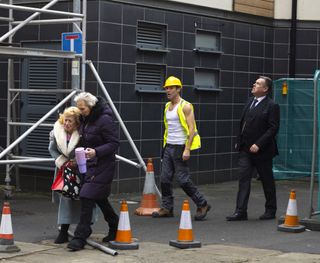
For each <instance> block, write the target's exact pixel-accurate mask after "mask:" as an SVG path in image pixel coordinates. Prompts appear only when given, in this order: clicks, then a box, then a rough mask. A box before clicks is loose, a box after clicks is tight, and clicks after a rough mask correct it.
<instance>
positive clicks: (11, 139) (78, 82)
mask: <svg viewBox="0 0 320 263" xmlns="http://www.w3.org/2000/svg"><path fill="white" fill-rule="evenodd" d="M57 2H59V0H52V1H50V2H49V3H48V4H46V5H45V6H43V7H42V8H33V7H27V6H20V5H14V4H13V0H9V4H0V8H2V9H9V17H8V18H6V17H0V21H5V22H8V28H9V31H8V32H7V33H5V34H4V35H3V36H1V37H0V44H3V45H2V46H1V45H0V56H2V57H6V58H8V93H7V95H8V98H7V134H6V135H7V141H6V148H5V149H1V150H0V165H1V164H5V165H6V177H5V183H6V185H5V197H11V196H12V186H11V184H10V183H11V172H10V171H11V169H13V168H14V167H15V168H16V167H17V165H18V164H22V163H35V162H37V163H39V162H53V161H54V160H53V158H35V157H27V156H19V155H15V154H13V153H12V150H13V149H14V148H15V147H16V146H17V145H18V144H19V143H20V142H21V141H22V140H23V139H25V138H26V137H27V136H28V135H29V134H30V133H31V132H32V131H34V130H35V129H36V128H37V127H39V126H53V124H47V123H46V124H44V123H43V122H44V121H45V120H47V118H48V117H49V116H50V115H52V114H53V113H55V112H57V110H58V109H59V108H60V107H61V106H63V105H64V104H65V103H66V102H67V101H69V100H70V99H71V98H72V97H73V96H74V95H75V94H77V93H78V92H81V91H85V81H86V76H85V73H86V66H87V65H88V66H89V68H90V69H91V71H92V72H93V74H94V76H95V78H96V80H97V82H98V84H99V87H100V88H101V90H102V92H103V93H104V95H105V97H106V99H107V101H108V103H109V105H110V107H111V108H112V110H113V113H114V115H115V117H116V118H117V120H118V122H119V124H120V127H121V128H122V131H123V132H124V134H125V136H126V138H127V140H128V142H129V143H130V146H131V148H132V149H133V151H134V153H135V155H136V157H137V159H138V161H139V162H138V163H136V162H133V161H132V160H129V159H127V158H125V157H121V156H119V155H116V158H117V159H118V160H119V161H123V162H126V163H128V164H130V165H133V166H135V167H136V168H143V169H144V171H145V172H146V170H147V169H146V164H145V162H144V161H143V159H142V157H141V155H140V153H139V151H138V149H137V147H136V145H135V144H134V142H133V140H132V138H131V136H130V133H129V132H128V130H127V128H126V126H125V124H124V122H123V120H122V118H121V116H120V114H119V113H118V111H117V109H116V107H115V106H114V103H113V101H112V99H111V97H110V96H109V94H108V91H107V89H106V87H105V85H104V84H103V81H102V80H101V78H100V76H99V74H98V72H97V70H96V68H95V67H94V65H93V63H92V62H91V61H90V60H87V59H86V15H87V0H82V13H81V2H80V0H74V1H73V11H74V12H73V13H70V12H64V11H57V10H51V9H50V8H51V7H52V6H53V5H54V4H56V3H57ZM13 10H19V11H26V12H31V13H32V12H33V13H32V14H31V15H30V16H29V17H28V18H26V19H25V20H23V21H14V18H13ZM42 13H45V14H51V15H55V16H63V17H67V18H55V19H44V20H41V19H40V20H34V18H36V17H37V16H39V15H40V14H42ZM60 23H72V24H73V30H74V31H77V32H80V33H82V54H76V53H75V52H67V51H57V50H48V49H40V48H24V47H15V46H13V44H12V43H13V42H12V40H13V35H14V34H15V33H16V32H17V31H18V30H19V29H21V28H22V27H24V26H25V25H27V24H60ZM5 40H8V42H7V43H5V42H4V41H5ZM25 57H46V58H48V57H49V58H50V57H52V58H63V59H71V60H72V83H71V89H69V90H66V89H22V88H14V68H13V59H14V58H25ZM79 62H80V63H79ZM74 72H75V74H73V73H74ZM77 72H78V74H77ZM80 73H81V74H80ZM80 75H81V79H80ZM49 92H54V93H66V95H65V97H64V99H63V100H61V101H60V102H59V103H58V104H57V105H56V106H54V107H53V108H52V109H51V110H50V111H49V112H48V113H46V114H45V115H44V116H43V117H42V118H40V119H39V120H38V121H37V122H35V123H24V122H15V121H12V119H13V117H14V115H15V114H16V112H14V110H13V109H14V107H12V105H13V104H14V102H15V100H16V99H17V97H18V96H19V95H20V94H21V93H49ZM11 126H29V128H28V129H27V130H26V131H25V132H24V133H22V134H21V135H20V136H19V137H18V136H17V133H16V132H13V133H12V132H11ZM3 157H6V158H5V159H4V160H2V158H3ZM16 184H17V188H20V185H19V178H17V179H16ZM156 191H157V193H158V195H159V196H161V194H160V192H159V190H158V188H157V187H156Z"/></svg>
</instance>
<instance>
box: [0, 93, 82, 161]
mask: <svg viewBox="0 0 320 263" xmlns="http://www.w3.org/2000/svg"><path fill="white" fill-rule="evenodd" d="M76 93H77V91H76V90H74V91H72V92H71V93H70V94H69V95H68V96H67V97H65V98H64V99H63V100H62V101H60V102H59V103H58V104H57V105H56V106H55V107H53V108H52V109H51V110H50V111H49V112H48V113H47V114H46V115H44V116H43V117H42V118H41V119H40V120H38V121H37V122H36V123H35V124H34V125H33V126H32V127H30V128H29V129H28V130H26V131H25V132H24V133H23V134H22V135H21V136H20V137H19V138H18V139H16V140H15V141H14V142H13V143H11V144H10V146H9V147H7V148H6V149H4V150H3V151H2V152H1V153H0V159H1V158H2V157H3V156H5V155H6V154H7V153H9V151H10V150H11V149H12V148H13V147H15V146H16V145H17V144H18V143H19V142H21V141H22V140H23V139H24V138H25V137H27V136H28V135H29V134H30V133H31V132H32V131H33V130H35V129H36V128H37V127H38V126H39V125H40V124H41V123H42V122H44V121H45V120H46V119H47V118H48V117H49V116H50V115H51V114H53V113H54V112H55V111H56V110H58V109H59V107H61V106H62V105H63V104H64V103H66V102H67V101H68V100H69V99H71V97H72V96H73V95H74V94H76Z"/></svg>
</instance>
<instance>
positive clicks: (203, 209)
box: [194, 204, 211, 221]
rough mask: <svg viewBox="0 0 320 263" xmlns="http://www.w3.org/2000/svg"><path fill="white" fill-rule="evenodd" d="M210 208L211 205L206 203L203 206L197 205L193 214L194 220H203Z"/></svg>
mask: <svg viewBox="0 0 320 263" xmlns="http://www.w3.org/2000/svg"><path fill="white" fill-rule="evenodd" d="M210 209H211V206H210V205H208V204H206V205H205V206H203V207H198V208H197V212H196V215H195V216H194V220H196V221H200V220H203V219H204V218H205V217H206V215H207V213H208V212H209V210H210Z"/></svg>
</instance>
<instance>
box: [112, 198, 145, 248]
mask: <svg viewBox="0 0 320 263" xmlns="http://www.w3.org/2000/svg"><path fill="white" fill-rule="evenodd" d="M109 246H110V247H111V248H115V249H138V248H139V244H138V243H137V242H134V241H133V240H132V234H131V228H130V220H129V213H128V205H127V202H126V201H124V200H123V201H122V202H121V208H120V219H119V224H118V230H117V234H116V239H115V240H114V241H110V242H109Z"/></svg>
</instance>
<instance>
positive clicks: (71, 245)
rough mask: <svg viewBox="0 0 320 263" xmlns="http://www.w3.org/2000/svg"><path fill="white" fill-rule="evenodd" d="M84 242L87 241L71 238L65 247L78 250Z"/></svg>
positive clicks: (82, 246)
mask: <svg viewBox="0 0 320 263" xmlns="http://www.w3.org/2000/svg"><path fill="white" fill-rule="evenodd" d="M86 243H87V242H86V241H85V240H83V239H80V238H73V239H72V240H71V241H70V242H69V244H68V245H67V248H69V249H70V250H71V251H79V250H81V249H83V248H84V246H85V245H86Z"/></svg>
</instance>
